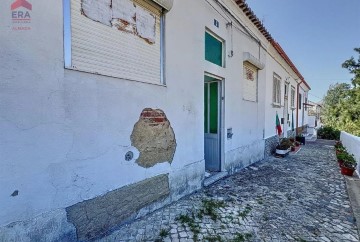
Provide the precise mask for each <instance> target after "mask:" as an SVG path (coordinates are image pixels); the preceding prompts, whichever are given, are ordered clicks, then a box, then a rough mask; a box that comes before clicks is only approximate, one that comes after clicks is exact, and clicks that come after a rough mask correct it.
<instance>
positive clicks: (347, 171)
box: [341, 166, 355, 176]
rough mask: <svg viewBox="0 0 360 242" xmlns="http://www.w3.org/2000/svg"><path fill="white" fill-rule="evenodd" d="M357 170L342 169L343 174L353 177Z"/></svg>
mask: <svg viewBox="0 0 360 242" xmlns="http://www.w3.org/2000/svg"><path fill="white" fill-rule="evenodd" d="M354 171H355V169H354V168H348V167H345V166H342V167H341V174H343V175H345V176H352V175H353V174H354Z"/></svg>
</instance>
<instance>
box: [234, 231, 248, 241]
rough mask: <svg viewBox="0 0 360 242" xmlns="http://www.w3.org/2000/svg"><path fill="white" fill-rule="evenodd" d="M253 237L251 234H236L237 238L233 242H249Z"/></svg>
mask: <svg viewBox="0 0 360 242" xmlns="http://www.w3.org/2000/svg"><path fill="white" fill-rule="evenodd" d="M251 237H252V234H250V233H246V234H241V233H236V235H235V238H234V239H233V240H232V241H233V242H245V241H247V240H249V239H250V238H251Z"/></svg>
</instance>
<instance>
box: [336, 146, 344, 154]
mask: <svg viewBox="0 0 360 242" xmlns="http://www.w3.org/2000/svg"><path fill="white" fill-rule="evenodd" d="M335 152H336V154H341V153H345V152H346V149H345V147H339V148H336V151H335Z"/></svg>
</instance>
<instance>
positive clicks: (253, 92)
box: [243, 62, 258, 102]
mask: <svg viewBox="0 0 360 242" xmlns="http://www.w3.org/2000/svg"><path fill="white" fill-rule="evenodd" d="M257 78H258V73H257V68H256V67H255V66H253V65H252V64H250V63H248V62H244V85H243V98H244V100H248V101H253V102H256V101H257V82H258V80H257Z"/></svg>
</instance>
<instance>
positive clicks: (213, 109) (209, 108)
mask: <svg viewBox="0 0 360 242" xmlns="http://www.w3.org/2000/svg"><path fill="white" fill-rule="evenodd" d="M220 100H221V81H220V80H217V79H214V78H212V77H208V76H205V83H204V120H205V123H204V127H205V130H204V133H205V135H204V139H205V140H204V141H205V142H204V145H205V147H204V150H205V168H206V170H208V171H220V170H221V167H220V164H221V156H220V154H221V153H220V148H221V147H220V127H221V126H220V121H221V118H220V114H221V101H220Z"/></svg>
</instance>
